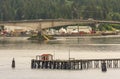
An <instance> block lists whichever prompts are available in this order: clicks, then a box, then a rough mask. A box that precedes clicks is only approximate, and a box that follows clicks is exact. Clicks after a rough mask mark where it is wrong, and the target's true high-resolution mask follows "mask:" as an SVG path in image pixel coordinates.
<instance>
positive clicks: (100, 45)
mask: <svg viewBox="0 0 120 79" xmlns="http://www.w3.org/2000/svg"><path fill="white" fill-rule="evenodd" d="M68 47H69V48H70V49H72V50H75V51H119V50H120V37H99V38H98V37H97V38H95V37H94V38H93V37H84V38H81V37H74V38H64V39H61V38H59V39H57V40H51V41H44V42H39V41H29V40H26V39H25V38H22V37H21V38H15V39H14V40H13V38H12V39H11V38H9V39H4V40H0V49H10V50H11V49H21V50H23V49H29V50H42V49H44V50H48V49H49V50H52V49H56V50H59V49H61V50H67V49H66V48H68Z"/></svg>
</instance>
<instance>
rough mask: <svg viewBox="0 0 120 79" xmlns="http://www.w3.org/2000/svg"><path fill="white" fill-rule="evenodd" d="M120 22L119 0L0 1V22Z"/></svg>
mask: <svg viewBox="0 0 120 79" xmlns="http://www.w3.org/2000/svg"><path fill="white" fill-rule="evenodd" d="M58 18H63V19H80V18H82V19H88V18H93V19H100V20H120V0H0V20H1V21H9V20H28V19H58Z"/></svg>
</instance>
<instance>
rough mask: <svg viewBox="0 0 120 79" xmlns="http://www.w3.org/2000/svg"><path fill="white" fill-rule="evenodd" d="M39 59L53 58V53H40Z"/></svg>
mask: <svg viewBox="0 0 120 79" xmlns="http://www.w3.org/2000/svg"><path fill="white" fill-rule="evenodd" d="M41 60H43V61H48V60H53V55H52V54H42V55H41Z"/></svg>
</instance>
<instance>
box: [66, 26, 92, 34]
mask: <svg viewBox="0 0 120 79" xmlns="http://www.w3.org/2000/svg"><path fill="white" fill-rule="evenodd" d="M91 31H92V28H91V27H90V26H68V27H67V33H80V32H84V33H91Z"/></svg>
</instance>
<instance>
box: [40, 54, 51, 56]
mask: <svg viewBox="0 0 120 79" xmlns="http://www.w3.org/2000/svg"><path fill="white" fill-rule="evenodd" d="M41 56H52V54H42V55H41Z"/></svg>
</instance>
